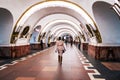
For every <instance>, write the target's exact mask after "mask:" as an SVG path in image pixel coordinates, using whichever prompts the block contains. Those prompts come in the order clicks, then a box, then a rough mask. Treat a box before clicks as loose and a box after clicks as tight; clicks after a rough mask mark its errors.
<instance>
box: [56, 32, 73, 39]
mask: <svg viewBox="0 0 120 80" xmlns="http://www.w3.org/2000/svg"><path fill="white" fill-rule="evenodd" d="M64 34H70V35H71V36H72V37H73V38H74V37H75V34H73V33H71V31H66V32H65V31H59V32H57V34H55V37H59V36H62V35H64Z"/></svg>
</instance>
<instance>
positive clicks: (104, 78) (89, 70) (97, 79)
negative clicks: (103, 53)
mask: <svg viewBox="0 0 120 80" xmlns="http://www.w3.org/2000/svg"><path fill="white" fill-rule="evenodd" d="M1 61H2V60H1ZM0 80H120V63H119V62H102V61H99V60H95V59H93V58H92V57H90V56H87V53H85V52H81V51H79V49H78V48H77V47H76V46H74V45H73V46H72V47H71V46H70V45H67V49H66V52H65V53H64V54H63V63H62V65H60V64H59V63H58V56H57V53H55V46H53V47H50V48H47V49H45V50H42V51H38V52H34V53H32V54H31V55H27V56H26V57H21V58H19V59H14V60H7V61H6V62H4V64H3V63H2V64H1V65H0Z"/></svg>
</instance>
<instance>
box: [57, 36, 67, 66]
mask: <svg viewBox="0 0 120 80" xmlns="http://www.w3.org/2000/svg"><path fill="white" fill-rule="evenodd" d="M55 51H56V52H57V53H58V62H59V63H60V64H62V59H63V57H62V55H63V53H64V52H65V51H66V48H65V44H64V41H63V40H62V38H61V37H59V38H58V40H57V41H56V50H55Z"/></svg>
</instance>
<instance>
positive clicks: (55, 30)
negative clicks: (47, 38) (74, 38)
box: [51, 27, 79, 35]
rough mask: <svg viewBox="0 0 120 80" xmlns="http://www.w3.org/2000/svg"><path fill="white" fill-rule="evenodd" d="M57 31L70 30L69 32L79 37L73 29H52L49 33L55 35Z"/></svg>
mask: <svg viewBox="0 0 120 80" xmlns="http://www.w3.org/2000/svg"><path fill="white" fill-rule="evenodd" d="M59 30H70V31H72V32H73V33H74V34H75V35H79V34H78V33H77V32H76V31H75V30H73V29H70V28H59V27H58V28H56V29H54V31H53V30H52V32H51V34H55V33H56V32H57V31H59Z"/></svg>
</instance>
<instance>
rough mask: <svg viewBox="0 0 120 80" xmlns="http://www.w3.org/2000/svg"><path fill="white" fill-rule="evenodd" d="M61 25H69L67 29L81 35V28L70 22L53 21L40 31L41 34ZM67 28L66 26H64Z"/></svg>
mask: <svg viewBox="0 0 120 80" xmlns="http://www.w3.org/2000/svg"><path fill="white" fill-rule="evenodd" d="M61 24H67V25H70V26H69V28H73V29H74V30H76V31H79V32H80V33H81V34H83V32H82V30H81V27H79V26H78V25H77V24H75V23H74V22H72V21H70V20H54V21H51V22H49V23H48V24H47V25H46V26H45V27H44V28H42V29H41V33H43V32H46V31H48V30H49V29H51V28H54V27H53V26H55V25H61ZM66 27H67V26H66Z"/></svg>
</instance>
